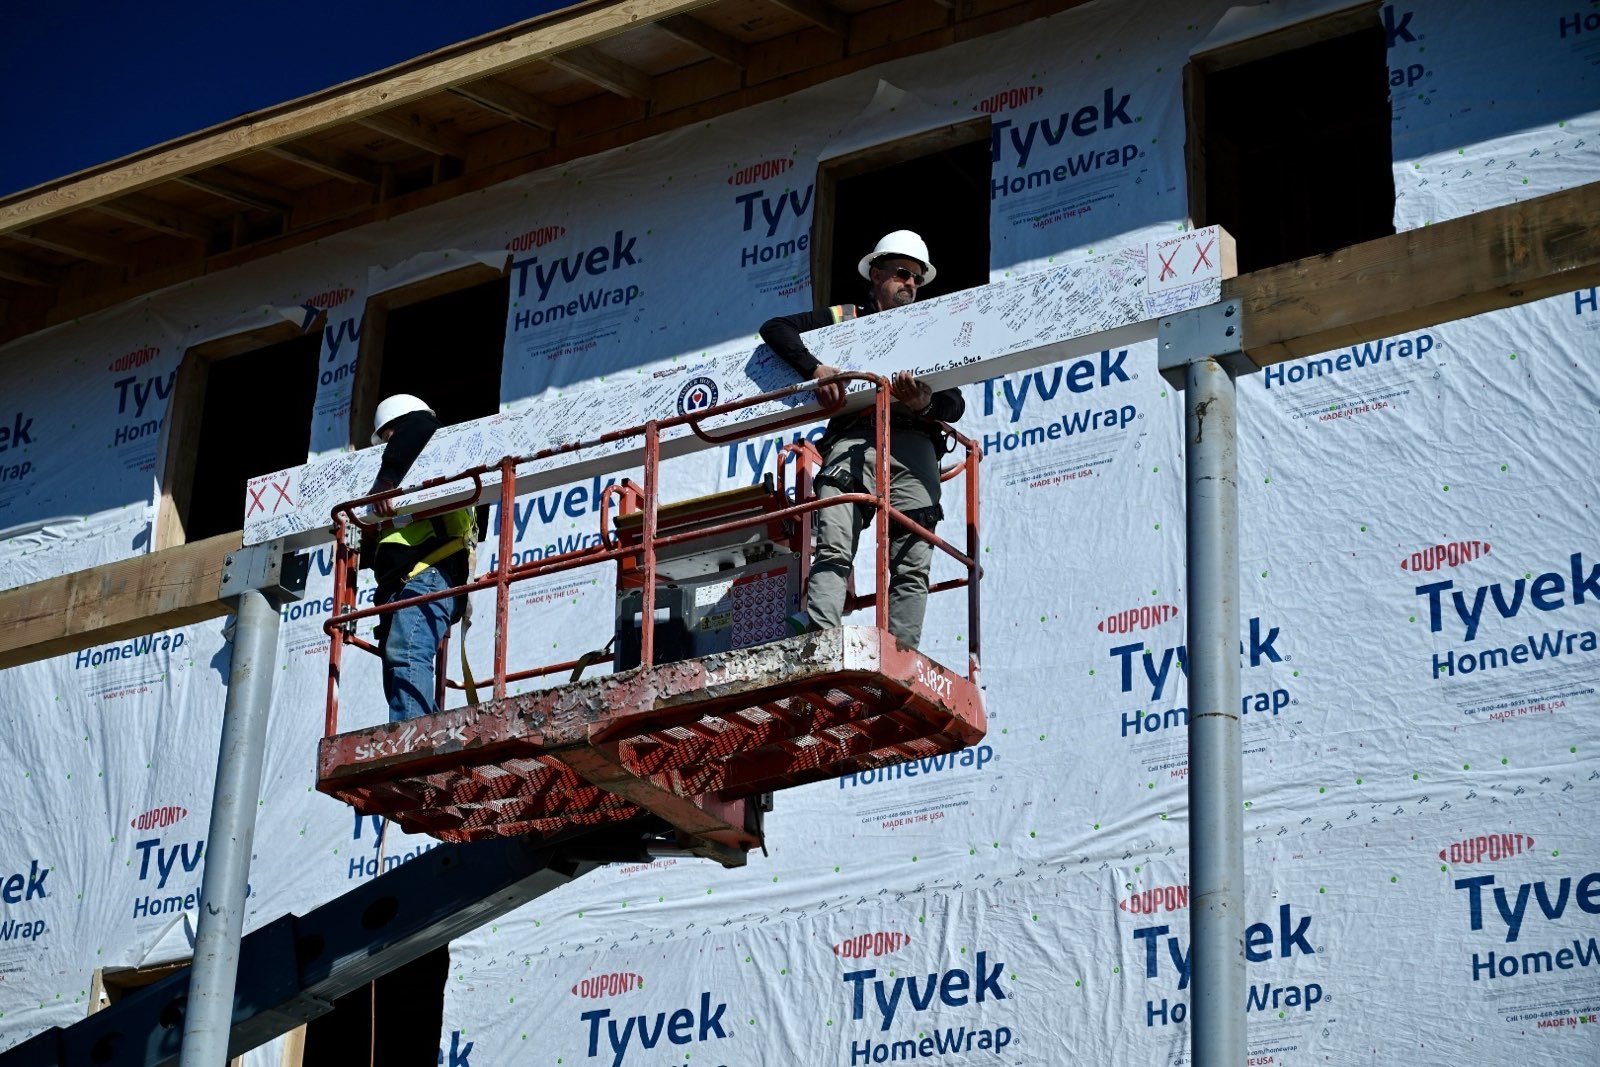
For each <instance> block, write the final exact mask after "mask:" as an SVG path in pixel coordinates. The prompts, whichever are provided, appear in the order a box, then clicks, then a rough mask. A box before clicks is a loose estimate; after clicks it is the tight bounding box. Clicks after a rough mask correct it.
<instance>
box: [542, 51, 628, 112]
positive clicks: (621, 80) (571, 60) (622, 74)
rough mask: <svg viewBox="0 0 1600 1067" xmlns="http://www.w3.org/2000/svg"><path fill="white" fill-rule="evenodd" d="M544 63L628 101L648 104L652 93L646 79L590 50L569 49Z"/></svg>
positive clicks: (548, 57)
mask: <svg viewBox="0 0 1600 1067" xmlns="http://www.w3.org/2000/svg"><path fill="white" fill-rule="evenodd" d="M545 62H547V63H549V64H550V65H551V66H552V67H555V68H557V69H558V70H564V71H566V72H567V73H568V74H571V75H572V76H573V77H576V78H582V79H583V80H584V81H588V82H593V83H594V84H596V85H598V86H600V88H602V89H604V90H606V91H607V92H611V93H616V94H617V95H618V96H625V97H628V98H629V99H630V100H648V99H650V94H651V93H652V91H653V90H654V86H653V84H652V82H651V79H650V76H649V75H647V74H645V73H644V72H643V71H641V70H638V69H636V68H634V67H630V66H628V65H627V64H626V63H623V62H622V61H620V60H616V59H612V58H611V57H610V56H608V55H606V54H605V53H604V52H601V51H598V50H596V49H593V48H569V49H568V50H567V51H565V52H562V53H561V54H560V55H556V56H547V57H546V58H545Z"/></svg>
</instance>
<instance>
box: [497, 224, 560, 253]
mask: <svg viewBox="0 0 1600 1067" xmlns="http://www.w3.org/2000/svg"><path fill="white" fill-rule="evenodd" d="M566 234H567V228H566V227H565V226H540V227H539V228H538V229H535V230H529V231H528V232H527V233H522V234H518V235H517V236H515V237H513V238H512V239H511V240H509V241H507V242H506V247H507V248H509V249H510V250H511V251H513V252H526V251H527V250H528V249H530V248H543V247H544V246H545V245H547V244H549V243H550V242H551V241H554V240H557V239H558V238H561V237H565V236H566Z"/></svg>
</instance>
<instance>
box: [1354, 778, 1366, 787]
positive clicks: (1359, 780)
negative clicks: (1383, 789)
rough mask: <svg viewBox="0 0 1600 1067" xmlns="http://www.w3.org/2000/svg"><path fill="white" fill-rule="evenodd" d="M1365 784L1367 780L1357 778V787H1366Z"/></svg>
mask: <svg viewBox="0 0 1600 1067" xmlns="http://www.w3.org/2000/svg"><path fill="white" fill-rule="evenodd" d="M1365 784H1366V779H1364V778H1357V779H1356V785H1365Z"/></svg>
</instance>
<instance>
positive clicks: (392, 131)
mask: <svg viewBox="0 0 1600 1067" xmlns="http://www.w3.org/2000/svg"><path fill="white" fill-rule="evenodd" d="M356 121H358V122H360V123H361V125H363V126H365V127H366V128H367V129H369V130H372V131H374V132H376V133H381V134H383V135H384V136H386V137H393V138H394V139H395V140H397V141H404V142H405V143H406V144H408V145H411V146H413V147H415V148H420V149H422V150H423V151H424V152H431V153H433V154H434V155H436V156H455V157H456V158H457V159H464V158H465V157H466V154H467V139H466V138H465V137H463V136H461V134H459V133H457V132H456V131H455V130H451V129H446V128H445V127H443V126H440V125H439V124H438V123H436V122H427V121H425V120H424V119H423V118H422V117H421V116H420V115H417V114H416V113H415V112H413V113H412V114H410V115H396V114H387V115H367V116H364V117H363V118H360V119H357V120H356Z"/></svg>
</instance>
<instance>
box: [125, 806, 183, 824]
mask: <svg viewBox="0 0 1600 1067" xmlns="http://www.w3.org/2000/svg"><path fill="white" fill-rule="evenodd" d="M187 814H189V809H188V808H180V807H178V806H177V805H176V804H168V805H166V806H164V807H160V808H151V809H150V810H149V811H147V812H145V813H144V814H143V815H139V816H136V817H134V819H133V820H132V821H131V822H129V823H128V825H129V826H131V827H133V828H134V829H135V830H158V829H160V828H161V827H163V826H171V825H172V824H173V823H175V822H177V821H178V820H179V819H181V818H183V817H184V816H185V815H187Z"/></svg>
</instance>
